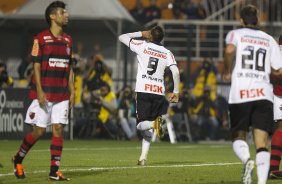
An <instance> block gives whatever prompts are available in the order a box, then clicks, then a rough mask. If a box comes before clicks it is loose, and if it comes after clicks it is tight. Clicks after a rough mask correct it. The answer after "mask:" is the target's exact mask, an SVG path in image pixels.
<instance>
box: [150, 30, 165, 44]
mask: <svg viewBox="0 0 282 184" xmlns="http://www.w3.org/2000/svg"><path fill="white" fill-rule="evenodd" d="M151 35H152V40H153V42H154V43H157V44H160V43H161V41H162V40H163V38H164V31H163V29H162V28H161V27H160V26H155V27H153V28H152V29H151Z"/></svg>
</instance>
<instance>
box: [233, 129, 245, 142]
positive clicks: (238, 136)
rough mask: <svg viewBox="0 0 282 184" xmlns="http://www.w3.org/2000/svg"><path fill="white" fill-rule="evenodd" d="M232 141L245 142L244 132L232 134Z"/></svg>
mask: <svg viewBox="0 0 282 184" xmlns="http://www.w3.org/2000/svg"><path fill="white" fill-rule="evenodd" d="M231 136H232V141H236V140H244V141H245V140H246V137H247V133H246V132H244V131H237V132H232V135H231Z"/></svg>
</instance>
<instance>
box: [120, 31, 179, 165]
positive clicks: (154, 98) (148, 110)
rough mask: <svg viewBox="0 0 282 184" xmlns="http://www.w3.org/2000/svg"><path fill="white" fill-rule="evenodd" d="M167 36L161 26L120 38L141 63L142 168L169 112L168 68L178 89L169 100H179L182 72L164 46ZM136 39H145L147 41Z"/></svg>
mask: <svg viewBox="0 0 282 184" xmlns="http://www.w3.org/2000/svg"><path fill="white" fill-rule="evenodd" d="M163 37H164V32H163V29H162V28H161V27H159V26H156V27H154V28H152V29H151V30H149V31H142V32H141V31H140V32H134V33H127V34H123V35H120V36H119V40H120V41H121V42H122V43H124V44H125V45H127V46H128V47H129V48H130V49H131V50H132V51H133V52H135V53H136V54H137V60H138V71H137V79H136V87H135V91H136V113H137V129H138V130H139V131H141V134H142V136H143V140H142V152H141V156H140V158H139V160H138V165H145V163H146V160H147V155H148V152H149V148H150V141H151V138H152V132H153V129H154V128H155V129H156V132H157V135H158V136H159V137H160V136H162V134H163V121H162V118H161V116H162V115H165V114H166V113H167V108H168V102H167V100H166V98H165V88H164V72H165V69H166V68H167V67H169V69H170V70H171V72H172V75H173V82H174V90H173V93H172V94H171V95H170V97H169V101H170V102H172V103H176V102H178V99H179V91H178V88H179V71H178V68H177V64H176V61H175V59H174V56H173V54H172V53H171V52H170V51H169V50H167V49H166V48H164V47H163V46H162V45H161V41H162V40H163ZM134 38H143V40H137V39H134Z"/></svg>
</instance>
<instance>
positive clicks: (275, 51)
mask: <svg viewBox="0 0 282 184" xmlns="http://www.w3.org/2000/svg"><path fill="white" fill-rule="evenodd" d="M270 54H271V55H270V58H271V67H272V68H273V69H274V70H278V69H280V68H282V56H281V55H282V53H281V51H280V48H279V45H278V44H277V42H276V41H275V40H274V39H273V41H272V42H271V53H270Z"/></svg>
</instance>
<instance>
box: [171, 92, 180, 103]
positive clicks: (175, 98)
mask: <svg viewBox="0 0 282 184" xmlns="http://www.w3.org/2000/svg"><path fill="white" fill-rule="evenodd" d="M168 101H169V102H171V103H177V102H178V101H179V93H172V94H171V95H170V96H169V98H168Z"/></svg>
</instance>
